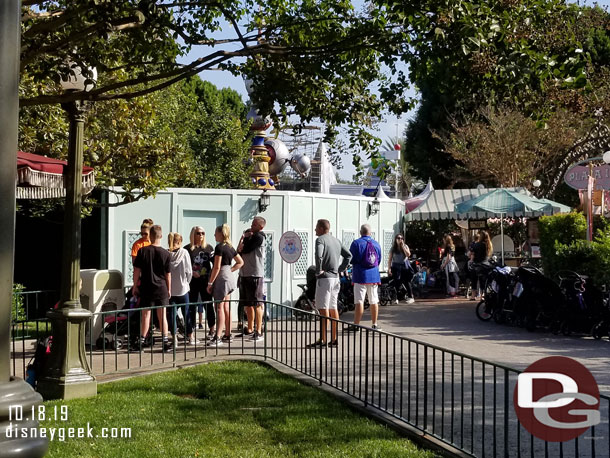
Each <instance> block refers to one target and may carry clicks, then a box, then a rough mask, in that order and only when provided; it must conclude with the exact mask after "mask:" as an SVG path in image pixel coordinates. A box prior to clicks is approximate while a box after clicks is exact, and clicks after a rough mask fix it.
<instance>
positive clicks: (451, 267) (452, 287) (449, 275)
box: [441, 235, 460, 298]
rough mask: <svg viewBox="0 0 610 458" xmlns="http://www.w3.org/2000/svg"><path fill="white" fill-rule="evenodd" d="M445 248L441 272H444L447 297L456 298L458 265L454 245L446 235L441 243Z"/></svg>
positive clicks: (458, 284) (458, 283) (458, 279)
mask: <svg viewBox="0 0 610 458" xmlns="http://www.w3.org/2000/svg"><path fill="white" fill-rule="evenodd" d="M443 243H444V245H445V248H444V249H443V262H442V263H441V270H444V271H445V278H446V280H447V297H454V298H455V297H457V291H458V289H459V287H460V277H459V275H458V265H457V262H456V260H455V245H454V244H453V239H452V238H451V236H450V235H446V236H445V239H444V241H443Z"/></svg>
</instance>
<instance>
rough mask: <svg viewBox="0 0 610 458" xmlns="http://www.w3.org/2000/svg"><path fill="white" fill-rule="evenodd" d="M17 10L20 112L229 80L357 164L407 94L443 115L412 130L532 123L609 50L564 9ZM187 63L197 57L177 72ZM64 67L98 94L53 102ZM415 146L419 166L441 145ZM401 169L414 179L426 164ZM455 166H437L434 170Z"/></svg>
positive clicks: (528, 2)
mask: <svg viewBox="0 0 610 458" xmlns="http://www.w3.org/2000/svg"><path fill="white" fill-rule="evenodd" d="M22 5H23V18H22V30H23V34H22V59H21V69H22V74H23V75H24V76H25V77H27V78H30V79H31V80H32V82H33V83H34V84H33V85H32V86H31V87H30V89H29V90H28V91H27V92H24V93H23V94H22V97H21V104H22V106H24V107H28V106H34V105H41V104H53V103H58V102H62V101H67V100H75V99H88V100H93V101H110V100H119V99H125V100H128V99H132V98H134V97H136V96H141V95H146V94H152V93H153V92H155V91H157V90H160V89H163V88H165V87H169V86H171V85H172V84H175V83H176V82H178V81H180V80H182V79H186V78H188V77H190V76H192V75H195V74H197V73H200V72H203V71H207V70H218V69H225V70H228V71H230V72H233V73H234V74H236V75H242V76H244V77H245V78H249V79H251V80H252V81H253V94H252V99H253V102H254V103H255V104H256V105H257V106H258V107H260V109H261V111H262V112H263V113H268V114H270V115H272V116H273V117H275V118H276V125H284V124H286V120H287V118H288V117H289V116H291V115H296V116H298V117H299V118H300V120H301V122H303V123H308V122H311V121H312V120H314V119H316V120H322V121H323V122H324V123H325V124H326V125H327V130H326V135H327V140H330V139H332V137H333V136H334V135H335V134H336V132H337V128H338V126H341V125H343V126H345V127H346V128H347V130H348V132H349V134H350V138H351V141H352V143H351V145H350V149H351V151H353V153H354V162H355V163H358V162H359V161H360V158H361V157H363V156H365V155H366V154H363V153H368V154H369V155H373V156H374V155H375V151H376V149H377V146H379V144H380V142H379V140H378V139H375V137H374V136H372V135H371V134H370V133H368V131H367V130H366V129H367V128H368V127H369V126H371V125H372V124H373V123H375V121H377V120H379V118H380V116H381V114H382V112H383V110H384V109H387V110H389V111H391V112H394V113H403V112H405V111H406V110H407V109H408V108H410V107H412V106H413V103H414V102H415V101H414V100H411V99H410V98H409V97H407V96H405V93H406V90H407V89H408V88H409V87H410V86H411V85H415V87H417V88H418V89H420V90H421V91H422V94H423V96H424V98H423V99H422V100H423V102H424V103H437V102H439V101H440V102H441V103H442V104H443V105H442V106H441V107H438V108H435V109H429V108H428V109H424V108H422V109H424V110H425V111H424V112H425V113H428V114H430V115H432V116H433V117H434V118H432V119H431V120H430V121H432V122H431V123H429V122H428V118H427V117H426V116H423V117H419V119H418V124H419V126H421V128H422V129H427V128H428V124H432V125H433V126H434V127H441V128H442V127H448V124H447V122H446V119H445V120H444V119H443V113H444V112H447V113H454V112H455V111H456V110H462V111H466V112H473V111H474V110H475V109H476V108H478V107H480V106H482V105H488V104H492V105H493V104H497V103H510V104H513V105H515V106H517V107H519V109H520V110H523V111H524V114H525V115H526V116H532V117H534V118H536V119H541V118H544V117H545V116H546V115H547V114H548V113H550V112H552V111H553V110H554V106H555V104H557V103H562V104H570V103H572V104H578V103H579V100H580V98H581V97H584V96H585V94H586V92H587V91H591V90H592V89H593V88H594V87H595V85H594V83H595V81H599V77H598V74H597V70H596V69H597V68H598V66H599V65H601V64H600V63H603V62H606V61H605V59H606V57H607V48H608V46H607V44H608V34H607V30H608V21H607V15H604V14H602V13H601V12H599V11H598V12H595V11H596V10H590V9H582V8H580V7H578V6H576V5H570V4H566V3H565V2H564V1H563V0H525V1H516V0H482V1H481V0H477V1H474V0H415V1H410V2H405V1H403V0H370V1H367V2H366V3H365V4H364V7H363V8H361V9H356V8H354V6H353V4H352V2H351V1H349V0H240V1H235V0H217V1H214V2H210V1H208V0H192V1H177V0H139V1H135V0H70V1H68V0H24V1H23V2H22ZM591 11H594V12H593V13H591ZM583 12H586V14H585V13H583ZM583 14H585V16H583ZM583 19H586V20H583ZM221 29H222V31H221ZM592 49H593V50H594V51H592ZM195 50H196V51H197V52H196V53H191V54H189V53H190V52H191V51H195ZM187 55H193V56H196V57H193V60H192V62H190V63H188V64H179V63H178V61H177V59H178V58H179V57H180V58H185V57H186V56H187ZM67 62H70V63H71V64H67ZM598 64H599V65H598ZM70 65H77V66H81V67H89V66H95V67H96V68H97V70H98V73H99V79H98V84H97V86H96V87H95V88H94V89H93V90H92V91H90V92H88V93H86V94H85V93H70V94H63V93H61V91H60V89H59V87H58V85H57V80H58V75H59V74H63V75H64V76H65V75H67V74H69V73H70V71H71V69H70ZM603 65H605V64H603ZM549 95H554V97H552V98H551V102H548V99H549ZM418 141H420V140H418ZM426 143H428V145H427V146H426ZM356 145H359V147H356ZM423 146H424V148H422V149H421V151H422V152H423V153H424V154H426V152H427V151H428V152H429V151H431V148H429V146H432V149H434V147H435V146H438V145H434V144H433V143H430V142H429V141H428V142H426V141H424V142H423ZM407 149H410V148H407ZM442 156H443V155H438V157H442ZM444 156H446V154H445V155H444ZM407 159H408V160H409V162H410V163H411V164H412V165H413V167H414V169H415V171H418V164H423V163H425V162H426V160H425V159H423V160H412V159H411V158H407ZM376 160H377V158H376V157H373V162H375V161H376ZM454 164H455V163H454V162H453V161H452V160H447V159H445V163H440V165H437V166H435V167H436V169H437V170H438V169H441V170H443V169H453V167H452V165H454ZM456 170H457V169H456ZM422 178H424V179H426V178H427V177H426V176H423V177H422ZM448 180H449V181H451V182H453V183H455V182H456V181H459V179H456V178H455V177H449V178H448Z"/></svg>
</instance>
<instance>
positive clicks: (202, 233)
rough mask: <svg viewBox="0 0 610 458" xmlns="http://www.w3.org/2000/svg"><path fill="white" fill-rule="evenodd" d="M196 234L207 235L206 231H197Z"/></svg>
mask: <svg viewBox="0 0 610 458" xmlns="http://www.w3.org/2000/svg"><path fill="white" fill-rule="evenodd" d="M195 235H205V232H195Z"/></svg>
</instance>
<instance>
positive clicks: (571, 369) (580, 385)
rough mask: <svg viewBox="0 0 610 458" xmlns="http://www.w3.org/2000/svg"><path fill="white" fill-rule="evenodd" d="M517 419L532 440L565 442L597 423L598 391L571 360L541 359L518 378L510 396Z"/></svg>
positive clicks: (560, 358)
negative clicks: (530, 434) (531, 436)
mask: <svg viewBox="0 0 610 458" xmlns="http://www.w3.org/2000/svg"><path fill="white" fill-rule="evenodd" d="M513 402H514V405H515V411H516V412H517V418H518V419H519V421H520V422H521V424H522V425H523V427H524V428H525V429H527V430H528V431H529V432H530V433H532V434H533V435H534V436H535V437H538V438H540V439H542V440H545V441H549V442H566V441H569V440H572V439H574V438H576V437H578V436H580V435H581V434H583V433H584V432H585V431H586V430H587V429H589V428H590V427H591V426H595V425H597V424H599V423H600V414H599V388H598V386H597V382H596V381H595V378H594V377H593V375H592V374H591V372H589V370H588V369H587V368H586V367H585V366H583V365H582V364H580V363H579V362H578V361H575V360H573V359H571V358H566V357H564V356H551V357H549V358H543V359H540V360H538V361H536V362H535V363H533V364H532V365H531V366H529V367H528V368H527V369H525V371H524V372H523V373H521V374H519V377H518V379H517V386H516V387H515V392H514V395H513Z"/></svg>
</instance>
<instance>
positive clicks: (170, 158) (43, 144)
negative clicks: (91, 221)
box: [19, 77, 249, 215]
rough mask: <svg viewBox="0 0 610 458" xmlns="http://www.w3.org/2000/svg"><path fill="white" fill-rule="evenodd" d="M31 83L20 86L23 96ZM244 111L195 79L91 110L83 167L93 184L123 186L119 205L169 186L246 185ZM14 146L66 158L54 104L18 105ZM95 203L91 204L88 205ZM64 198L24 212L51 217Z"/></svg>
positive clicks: (226, 94) (234, 98) (64, 130)
mask: <svg viewBox="0 0 610 458" xmlns="http://www.w3.org/2000/svg"><path fill="white" fill-rule="evenodd" d="M33 84H34V83H33V82H32V81H31V80H27V81H23V82H22V91H27V90H28V88H29V87H31V86H32V85H33ZM245 110H246V107H245V105H244V104H243V102H241V98H240V96H239V94H237V93H236V92H235V91H232V90H229V89H222V90H218V89H216V87H215V86H213V85H212V84H210V83H207V82H202V81H201V79H200V78H199V77H193V78H191V79H190V80H188V81H187V82H185V83H179V84H176V85H174V86H170V87H168V88H165V89H163V90H160V91H157V92H153V93H151V94H148V95H145V96H142V97H138V98H134V99H129V100H124V99H116V100H109V101H101V102H97V103H95V104H93V106H92V109H91V111H90V112H89V113H88V118H87V123H86V128H85V145H84V161H85V164H86V165H90V166H92V167H94V168H95V173H96V183H97V186H98V187H100V188H102V189H104V188H110V187H114V186H120V187H121V188H122V191H121V192H120V194H121V196H120V197H121V199H122V202H123V203H128V202H131V201H133V200H135V199H138V198H146V197H149V196H154V195H155V194H156V193H157V192H158V191H159V190H161V189H165V188H167V187H171V186H189V187H212V188H214V187H228V188H246V187H248V186H249V176H248V172H249V170H248V167H247V166H246V165H245V161H246V160H247V154H248V145H247V141H246V139H247V137H248V128H247V127H248V126H247V124H246V122H245ZM19 129H20V137H19V147H20V149H22V150H24V151H29V152H33V153H37V154H44V155H48V156H50V157H56V158H60V159H65V158H66V157H67V150H68V138H67V135H68V126H67V122H66V116H65V113H64V112H63V110H62V109H61V108H60V107H59V106H57V105H36V106H28V107H23V108H22V109H21V119H20V124H19ZM85 204H86V206H85V209H87V205H88V204H93V205H95V204H96V202H94V201H92V200H91V198H89V200H88V201H87V202H85ZM61 205H63V200H53V201H48V200H45V201H41V202H28V203H26V204H24V205H21V207H20V210H21V211H27V212H28V213H31V214H34V215H47V214H50V213H51V212H52V211H53V210H54V209H56V208H57V207H58V206H61Z"/></svg>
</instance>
